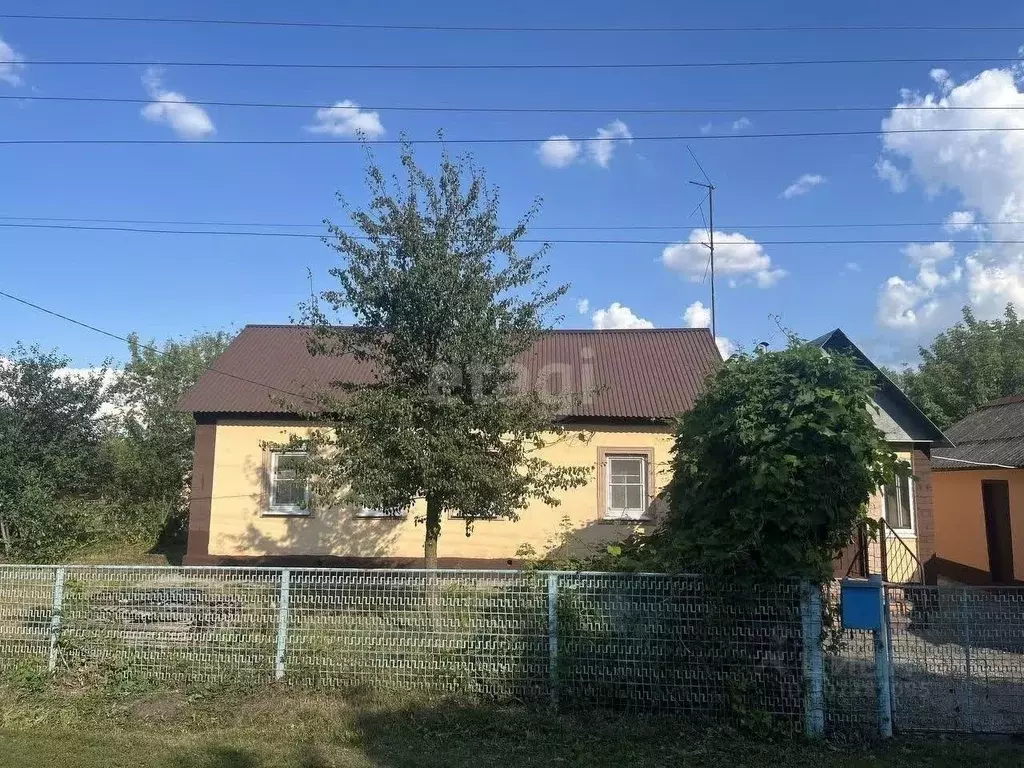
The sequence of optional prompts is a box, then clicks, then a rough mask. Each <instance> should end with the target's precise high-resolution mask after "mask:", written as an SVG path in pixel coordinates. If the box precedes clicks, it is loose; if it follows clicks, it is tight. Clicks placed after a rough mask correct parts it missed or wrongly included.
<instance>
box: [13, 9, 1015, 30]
mask: <svg viewBox="0 0 1024 768" xmlns="http://www.w3.org/2000/svg"><path fill="white" fill-rule="evenodd" d="M0 19H17V20H22V21H29V20H31V21H76V22H100V23H129V24H205V25H221V26H248V27H295V28H304V29H356V30H379V31H399V32H572V33H680V32H693V33H699V32H732V33H744V32H1020V31H1024V27H1019V26H1001V25H960V24H957V25H933V24H908V25H894V24H826V25H805V24H800V25H784V24H780V25H749V26H732V25H730V26H720V25H708V26H672V25H658V26H633V27H621V26H590V27H586V26H579V27H576V26H501V25H481V24H459V25H453V24H445V25H442V24H380V23H372V22H326V21H296V20H286V19H230V18H212V19H211V18H205V19H204V18H190V17H154V16H71V15H63V16H62V15H53V14H35V13H0Z"/></svg>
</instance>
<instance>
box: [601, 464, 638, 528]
mask: <svg viewBox="0 0 1024 768" xmlns="http://www.w3.org/2000/svg"><path fill="white" fill-rule="evenodd" d="M605 463H606V466H605V479H606V483H607V487H606V489H605V511H604V515H605V517H606V518H607V519H609V520H637V519H640V518H643V517H645V516H646V515H647V505H648V503H649V499H648V498H647V473H648V471H649V467H648V466H647V456H646V455H644V454H615V455H607V456H605Z"/></svg>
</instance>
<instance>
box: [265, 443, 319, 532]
mask: <svg viewBox="0 0 1024 768" xmlns="http://www.w3.org/2000/svg"><path fill="white" fill-rule="evenodd" d="M282 456H303V457H307V458H308V457H309V452H308V451H271V453H270V482H269V483H268V485H269V488H268V493H267V507H268V509H267V514H269V515H282V516H295V517H307V516H308V515H309V513H310V509H309V478H308V477H307V478H306V492H305V494H304V498H303V503H302V504H301V505H299V504H275V503H274V499H275V497H276V496H277V462H278V460H279V459H280V458H281V457H282Z"/></svg>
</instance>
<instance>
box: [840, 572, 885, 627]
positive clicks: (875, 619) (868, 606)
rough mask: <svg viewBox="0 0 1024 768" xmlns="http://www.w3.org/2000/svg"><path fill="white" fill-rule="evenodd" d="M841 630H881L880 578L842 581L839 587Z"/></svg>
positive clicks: (881, 595) (881, 591)
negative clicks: (841, 617)
mask: <svg viewBox="0 0 1024 768" xmlns="http://www.w3.org/2000/svg"><path fill="white" fill-rule="evenodd" d="M840 598H841V604H842V616H843V629H870V630H874V631H878V630H881V629H882V602H883V590H882V577H881V576H871V577H869V578H867V579H843V583H842V586H841V587H840Z"/></svg>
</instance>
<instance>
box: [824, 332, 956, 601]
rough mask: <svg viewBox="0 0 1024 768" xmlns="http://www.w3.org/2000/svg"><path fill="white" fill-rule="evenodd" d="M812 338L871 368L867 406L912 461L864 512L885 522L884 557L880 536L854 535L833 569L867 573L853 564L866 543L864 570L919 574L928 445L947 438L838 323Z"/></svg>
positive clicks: (930, 540)
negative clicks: (905, 473) (863, 539)
mask: <svg viewBox="0 0 1024 768" xmlns="http://www.w3.org/2000/svg"><path fill="white" fill-rule="evenodd" d="M811 344H814V345H816V346H819V347H821V348H822V349H823V350H824V351H826V352H844V353H847V354H852V355H853V356H854V357H856V358H857V359H858V360H859V361H860V363H861V365H863V366H864V367H865V368H866V369H868V370H870V371H871V372H872V373H873V375H874V377H875V381H876V383H877V386H878V388H877V390H876V392H875V397H874V406H875V407H873V408H872V409H871V412H872V414H873V416H874V418H875V424H876V426H878V428H879V429H880V430H882V432H884V433H885V436H886V439H887V440H888V441H889V443H890V444H891V445H892V446H893V448H894V449H895V451H896V454H897V455H898V456H899V457H900V458H902V459H904V460H905V461H907V462H909V463H910V466H911V471H912V474H913V477H909V478H906V477H904V478H900V479H899V480H898V482H897V483H894V484H893V485H891V486H887V487H885V488H883V489H882V490H881V491H880V492H879V493H877V494H875V496H874V497H873V498H872V499H871V501H870V502H869V506H868V515H869V516H870V517H872V518H873V519H875V520H884V521H885V523H886V525H885V526H884V529H885V536H886V541H885V545H886V549H885V551H886V553H887V554H886V556H884V557H883V555H882V548H881V546H880V544H879V542H878V541H867V542H862V543H858V542H856V541H855V542H854V543H853V544H852V545H851V546H850V548H849V549H848V550H847V553H845V554H844V556H843V557H842V558H840V560H838V561H837V562H836V568H835V572H836V575H837V576H846V575H847V574H850V575H867V574H866V573H859V572H857V571H858V569H857V568H856V566H857V561H858V556H857V555H858V553H857V550H858V548H859V547H860V546H865V547H866V551H865V552H864V563H865V565H867V566H868V568H867V570H869V571H872V572H875V573H882V575H883V576H884V577H885V578H887V579H888V580H890V581H917V580H921V579H922V578H924V577H925V576H926V574H927V570H928V569H927V563H928V562H929V560H931V559H932V557H933V556H934V553H935V527H934V515H933V509H932V503H933V494H932V473H931V451H932V448H933V447H939V446H948V445H950V443H949V441H948V440H947V439H946V437H945V436H944V435H943V434H942V432H941V431H940V430H939V428H938V427H936V426H935V425H934V424H933V423H932V422H931V421H930V420H929V419H928V417H927V416H925V415H924V412H923V411H921V409H920V408H918V407H917V406H916V405H914V403H913V402H912V401H911V400H910V398H909V397H907V396H906V395H905V394H904V393H903V391H902V390H901V389H900V388H899V387H897V386H896V385H895V384H893V382H892V381H891V380H890V379H889V378H888V377H887V376H886V375H885V374H884V373H882V371H881V370H880V369H879V368H878V366H876V365H875V364H874V363H872V362H871V360H870V359H868V357H867V355H865V354H864V353H863V352H862V351H861V350H860V349H859V348H858V347H857V345H855V344H854V343H853V342H852V341H850V339H849V338H848V337H847V336H846V334H845V333H843V332H842V331H841V330H840V329H838V328H837V329H835V330H834V331H831V332H829V333H826V334H825V335H824V336H820V337H818V338H817V339H814V341H812V342H811ZM918 564H920V567H918Z"/></svg>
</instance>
